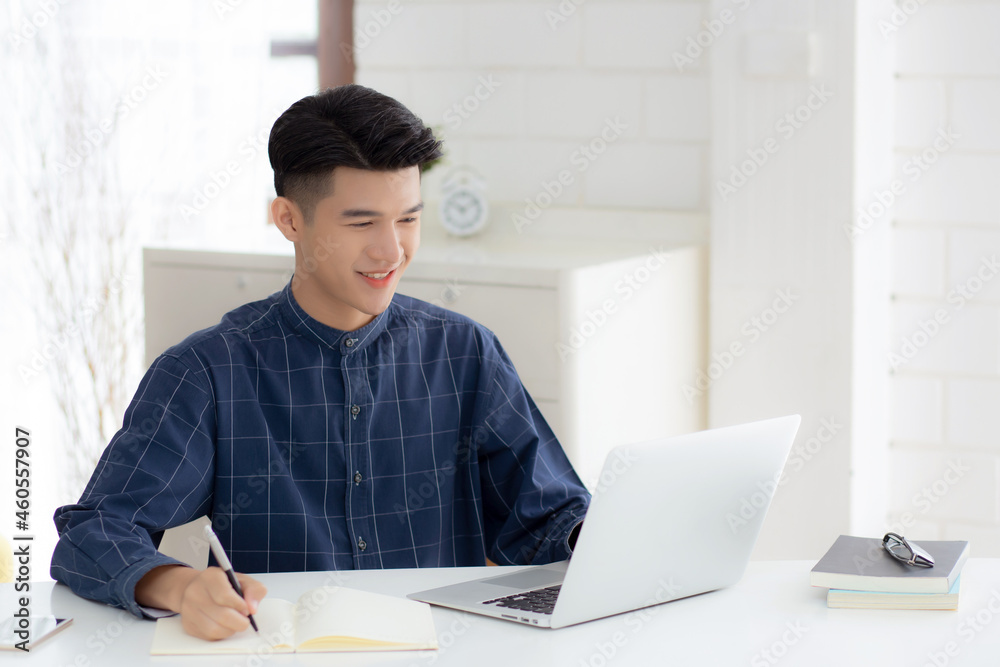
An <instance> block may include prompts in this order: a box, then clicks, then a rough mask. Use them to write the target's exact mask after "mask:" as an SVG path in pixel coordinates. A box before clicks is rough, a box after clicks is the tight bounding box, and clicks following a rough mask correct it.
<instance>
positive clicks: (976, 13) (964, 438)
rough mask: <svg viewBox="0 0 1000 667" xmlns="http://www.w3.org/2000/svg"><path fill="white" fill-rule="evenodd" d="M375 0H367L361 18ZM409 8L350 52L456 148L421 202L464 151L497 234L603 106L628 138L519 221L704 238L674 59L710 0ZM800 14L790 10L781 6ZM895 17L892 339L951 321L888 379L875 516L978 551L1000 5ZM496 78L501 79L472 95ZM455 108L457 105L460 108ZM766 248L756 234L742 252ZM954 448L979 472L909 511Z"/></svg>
mask: <svg viewBox="0 0 1000 667" xmlns="http://www.w3.org/2000/svg"><path fill="white" fill-rule="evenodd" d="M385 7H386V3H385V2H384V1H382V0H377V1H368V0H363V1H359V2H358V6H357V10H356V22H357V24H358V25H364V24H365V23H366V22H367V21H370V20H371V18H372V17H373V16H374V14H373V12H376V11H378V10H383V9H384V8H385ZM402 7H403V9H402V11H401V12H400V13H399V14H398V15H397V16H394V17H393V18H392V20H391V22H390V24H389V25H388V26H386V27H384V28H383V29H381V30H380V31H379V34H378V35H377V36H375V37H373V38H372V40H371V43H370V44H367V45H366V46H365V47H364V48H363V49H362V50H361V51H360V53H359V55H358V72H357V80H358V81H359V82H360V83H363V84H366V85H370V86H373V87H375V88H377V89H379V90H382V91H383V92H386V93H387V94H390V95H393V96H395V97H398V98H399V99H401V100H402V101H403V102H404V103H406V104H407V105H409V106H410V107H411V108H412V109H414V111H416V112H417V113H418V114H420V115H421V116H422V117H423V118H424V119H425V120H427V122H429V123H430V124H432V125H435V126H438V127H439V128H441V130H442V133H443V135H444V137H445V139H446V141H447V146H448V151H449V162H448V163H446V165H445V166H444V167H442V168H440V169H438V170H437V171H435V172H433V173H431V174H430V175H429V176H428V178H427V180H426V185H425V193H424V194H425V197H426V198H427V199H428V201H430V202H433V201H435V200H436V199H437V198H438V193H439V187H440V179H441V178H442V176H443V174H444V173H446V171H447V167H448V166H450V165H459V164H468V165H471V166H473V167H475V168H476V169H478V170H479V171H481V172H482V173H483V174H484V176H485V177H486V179H487V182H488V187H489V196H490V199H491V204H492V206H493V219H492V227H491V231H490V232H489V233H491V234H513V233H515V232H514V230H513V225H512V224H511V222H510V215H511V213H512V212H514V211H520V210H521V209H523V207H524V200H525V199H526V198H532V197H534V196H535V195H537V194H538V193H539V192H540V191H541V184H542V183H543V181H546V180H549V181H551V180H552V179H553V178H554V177H555V175H556V174H557V173H558V172H559V170H561V169H566V168H572V163H571V159H572V156H573V154H574V151H577V150H578V149H579V147H580V146H581V145H584V144H586V143H588V142H590V141H591V140H592V139H594V138H595V137H597V136H598V135H599V132H600V130H601V128H602V127H603V126H604V123H605V122H606V120H607V119H608V118H614V117H620V118H621V120H622V121H623V122H624V123H625V124H626V125H627V128H626V129H625V131H624V132H623V133H622V135H621V136H620V137H619V138H617V139H616V140H615V141H614V142H613V143H611V144H609V146H608V147H607V149H606V150H605V151H604V152H603V153H602V154H601V155H600V156H599V157H598V158H596V159H595V160H594V161H593V162H592V163H591V164H589V165H588V168H587V169H586V171H580V172H574V175H575V179H574V182H573V184H572V185H570V186H569V187H567V188H566V189H565V192H563V193H562V194H561V195H560V196H559V197H558V198H557V201H556V202H555V204H554V205H553V206H552V207H550V208H549V209H547V210H545V211H544V212H543V213H542V216H541V218H540V219H539V221H538V222H537V223H535V224H533V225H532V226H531V227H530V228H529V229H528V233H529V234H540V235H550V236H557V237H562V238H567V237H570V236H574V235H590V236H622V235H623V236H625V237H627V238H662V239H668V240H670V241H673V242H686V241H704V240H705V239H706V238H707V237H708V213H707V210H708V202H709V199H710V197H712V196H713V193H712V192H711V191H710V186H711V183H710V181H709V179H708V177H707V175H708V170H709V165H708V159H709V147H710V144H711V136H710V135H711V124H710V119H711V117H712V114H711V108H710V100H709V72H708V63H709V60H710V59H709V58H708V57H701V58H698V59H696V61H695V62H694V63H692V64H689V65H688V66H687V67H685V69H684V71H683V72H681V71H678V68H677V67H676V66H675V64H674V62H673V52H674V51H678V50H680V49H682V48H683V47H684V46H685V44H686V41H687V39H688V38H689V37H691V36H694V35H696V34H697V33H698V31H699V30H701V28H702V21H704V20H705V19H708V18H711V16H710V14H711V12H710V9H709V3H708V2H707V1H703V0H688V1H684V0H673V1H671V0H658V1H645V2H639V1H637V2H612V1H611V0H588V1H587V2H585V3H581V4H579V6H578V7H577V9H576V10H575V11H574V12H573V13H572V14H570V15H568V16H565V17H562V18H561V19H559V20H557V21H555V22H553V20H552V15H551V12H553V11H554V10H556V8H557V7H558V3H556V2H551V1H545V0H509V1H507V2H500V1H497V2H476V3H469V2H461V1H459V0H406V1H405V2H404V3H403V4H402ZM809 7H811V3H801V5H798V4H796V5H789V7H788V8H787V11H786V13H785V14H776V13H774V12H770V11H769V9H768V6H767V5H765V4H761V3H754V4H753V5H751V7H750V10H748V12H747V14H746V16H745V19H742V22H741V24H740V28H741V29H744V28H746V29H750V28H753V29H760V30H776V29H782V28H789V27H793V28H794V27H801V26H808V25H810V21H812V18H811V13H810V12H811V11H812V10H810V9H808V8H809ZM795 8H801V16H799V15H792V14H790V13H788V12H792V11H793V10H794V9H795ZM897 27H898V30H895V31H894V32H892V33H889V34H887V36H886V39H888V40H893V42H894V43H895V45H896V57H897V65H896V67H897V81H896V86H895V90H894V92H895V103H896V122H895V127H894V137H895V146H896V155H895V158H896V167H897V178H899V179H900V180H901V181H902V182H903V183H904V185H905V188H906V191H905V193H904V194H902V195H901V196H900V197H899V198H898V200H897V202H896V205H895V207H893V209H892V210H893V213H892V216H893V230H894V233H893V242H892V254H893V258H892V277H893V280H892V283H893V292H894V295H893V301H892V303H891V304H888V305H887V307H888V308H889V313H890V316H891V318H892V321H893V324H894V326H893V335H892V344H891V345H890V349H891V350H893V351H896V352H899V351H900V349H901V347H902V344H903V341H904V338H905V339H907V340H910V341H911V342H912V341H915V340H916V341H918V342H921V343H924V342H925V341H924V340H923V339H922V338H920V332H921V327H920V325H921V322H922V321H923V322H926V321H927V320H928V318H931V317H933V315H934V313H935V311H937V310H938V309H942V308H943V309H945V311H946V314H947V317H948V321H947V322H946V323H945V324H944V325H942V326H941V327H940V330H939V331H938V332H936V333H935V335H933V336H929V337H928V340H927V341H926V344H921V345H920V347H919V349H918V350H917V352H916V354H915V355H914V356H913V357H912V359H908V360H907V361H906V362H905V363H903V364H902V365H900V366H899V367H898V369H896V371H895V373H894V375H893V381H892V383H891V391H892V415H891V417H892V438H893V441H892V449H891V460H892V469H893V470H894V472H893V473H892V478H891V479H890V480H888V484H889V488H890V489H891V493H890V497H891V507H890V509H891V512H890V514H889V516H888V517H887V522H888V523H890V524H891V523H893V522H897V521H899V520H900V517H902V516H905V514H906V513H907V512H910V513H911V514H913V515H914V516H913V517H911V518H912V525H911V526H909V527H908V528H907V530H909V531H910V533H911V534H914V535H927V534H931V535H932V536H933V537H937V538H941V539H960V538H962V539H972V540H974V541H975V542H976V549H975V553H976V555H978V556H987V555H992V556H1000V521H998V516H997V514H998V510H1000V500H998V493H1000V491H998V472H997V470H998V467H1000V444H998V443H1000V417H996V416H995V415H996V414H1000V277H998V278H997V279H996V280H990V281H985V282H984V284H983V285H982V286H981V288H980V289H979V290H978V291H977V292H976V293H975V295H974V296H973V298H972V299H971V300H969V301H968V302H965V303H962V306H961V307H960V308H959V304H958V303H956V300H955V299H956V298H955V294H956V293H955V292H953V290H954V288H955V287H956V285H960V284H961V285H964V284H965V283H967V282H968V281H970V280H974V279H975V278H976V277H977V272H978V271H980V269H981V266H982V261H983V258H984V257H986V258H989V257H991V256H992V255H993V254H994V253H995V254H997V256H998V257H1000V41H998V40H997V39H996V35H997V34H1000V0H927V2H926V3H922V4H920V5H919V9H917V10H916V12H915V13H913V14H912V15H911V16H908V17H907V18H906V19H905V21H904V22H903V23H902V25H899V26H897ZM825 47H826V48H828V51H827V53H829V54H836V53H837V52H838V51H839V50H841V49H840V47H837V46H836V45H825ZM491 77H492V80H493V81H496V82H498V83H499V85H498V86H496V90H495V92H492V93H491V94H490V95H488V96H487V97H486V98H485V99H475V93H476V90H477V87H478V86H480V85H481V82H482V80H483V79H486V80H490V78H491ZM762 85H763V84H762ZM470 96H471V97H470ZM718 102H719V101H717V103H718ZM721 102H725V100H721ZM456 104H458V105H460V107H461V105H463V104H464V105H465V107H464V109H465V113H464V116H467V117H461V122H456V118H459V117H460V116H456V111H455V109H454V105H456ZM470 104H471V105H472V106H474V107H475V108H474V109H471V108H470ZM747 118H748V119H749V118H750V114H749V112H748V116H747ZM768 119H769V122H770V117H768ZM746 122H750V120H747V121H746ZM769 128H770V125H768V126H767V127H766V128H764V129H765V130H768V129H769ZM949 128H950V130H951V131H952V133H953V134H955V135H957V138H955V139H954V141H953V144H951V145H947V146H946V147H945V148H944V149H943V150H942V149H941V147H940V139H939V137H941V132H942V131H945V130H947V129H949ZM935 140H939V147H938V148H936V149H935V148H934V142H935ZM783 159H785V158H783ZM758 180H759V181H760V182H761V183H763V182H764V180H766V176H762V177H761V178H760V179H758ZM802 196H809V193H803V194H802ZM871 200H872V201H874V198H872V199H871ZM776 205H778V204H777V203H776ZM433 208H434V207H433V206H431V207H429V210H428V213H429V215H428V222H429V223H430V224H432V225H433V224H435V221H434V219H433V213H434V211H433ZM788 233H789V234H791V233H793V231H792V230H789V231H788ZM756 242H757V243H759V244H762V246H761V247H767V246H769V245H770V244H771V243H772V242H773V240H772V239H766V238H762V239H757V240H756ZM759 254H760V248H759V247H748V248H744V249H743V252H742V253H741V255H742V256H744V257H757V256H758V255H759ZM972 286H974V285H970V288H971V287H972ZM949 296H950V297H951V300H949ZM963 301H964V298H963ZM775 382H776V384H777V386H788V385H789V379H784V380H776V381H775ZM955 457H958V458H961V460H962V461H970V462H972V463H973V464H974V471H973V472H970V473H969V474H968V475H966V476H964V477H963V478H962V480H961V483H959V484H955V485H954V486H953V487H950V488H949V490H948V494H947V498H942V499H941V501H940V502H935V503H934V504H933V508H932V509H931V510H928V511H927V512H921V511H919V510H920V509H921V508H923V507H924V504H923V503H921V504H920V505H919V507H918V508H917V509H914V502H913V497H914V494H916V493H919V492H920V490H921V489H922V488H923V486H924V485H926V484H930V483H933V482H934V481H935V480H936V479H937V478H938V477H940V476H941V475H942V474H943V470H944V469H946V466H947V463H948V462H949V461H950V460H952V459H954V458H955Z"/></svg>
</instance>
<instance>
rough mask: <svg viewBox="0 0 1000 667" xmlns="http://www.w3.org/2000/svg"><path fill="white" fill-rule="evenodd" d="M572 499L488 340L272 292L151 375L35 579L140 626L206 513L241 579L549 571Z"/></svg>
mask: <svg viewBox="0 0 1000 667" xmlns="http://www.w3.org/2000/svg"><path fill="white" fill-rule="evenodd" d="M589 500H590V495H589V494H588V492H587V490H586V489H585V488H584V486H583V484H582V483H581V482H580V479H579V477H577V475H576V473H575V472H574V471H573V468H572V466H571V465H570V463H569V461H568V460H567V458H566V456H565V454H564V452H563V450H562V448H561V446H560V445H559V442H558V441H557V440H556V438H555V436H554V435H553V433H552V431H551V429H550V428H549V426H548V424H546V422H545V420H544V419H543V418H542V416H541V414H540V413H539V411H538V409H537V407H536V406H535V404H534V402H533V401H532V400H531V398H530V397H529V396H528V394H527V392H526V391H525V389H524V387H523V385H522V384H521V381H520V380H519V379H518V376H517V373H516V372H515V370H514V367H513V365H512V364H511V362H510V359H509V358H508V357H507V355H506V353H505V352H504V351H503V349H502V348H501V347H500V344H499V342H498V341H497V339H496V337H495V336H494V335H493V334H492V333H491V332H490V331H489V330H488V329H486V328H485V327H483V326H481V325H479V324H477V323H475V322H473V321H472V320H470V319H468V318H466V317H464V316H462V315H458V314H456V313H453V312H451V311H448V310H445V309H443V308H438V307H435V306H432V305H431V304H428V303H425V302H423V301H418V300H416V299H412V298H410V297H406V296H402V295H398V294H397V295H396V296H395V297H394V298H393V301H392V303H391V305H390V306H389V308H388V309H386V311H385V312H383V313H381V314H380V315H379V316H378V317H376V318H375V319H374V320H373V321H372V322H371V323H369V324H368V325H366V326H365V327H363V328H361V329H358V330H357V331H351V332H345V331H340V330H337V329H333V328H331V327H328V326H326V325H324V324H322V323H320V322H319V321H317V320H315V319H313V318H312V317H310V316H309V315H307V314H306V312H305V311H304V310H302V308H301V307H300V306H299V305H298V303H296V301H295V299H294V297H293V296H292V292H291V283H289V284H288V285H286V287H285V288H284V289H283V290H282V291H280V292H277V293H275V294H273V295H271V296H270V297H268V298H267V299H264V300H262V301H257V302H254V303H249V304H246V305H244V306H241V307H240V308H237V309H236V310H234V311H232V312H230V313H228V314H227V315H226V316H225V317H224V318H223V320H222V322H221V323H220V324H218V325H217V326H214V327H211V328H209V329H205V330H203V331H199V332H197V333H195V334H192V335H191V336H189V337H188V338H187V339H186V340H184V341H183V342H182V343H180V344H179V345H176V346H174V347H172V348H170V349H169V350H167V351H166V352H164V353H163V354H162V355H161V356H160V357H159V358H158V359H157V360H156V361H155V362H154V363H153V365H152V367H150V369H149V371H148V372H147V373H146V375H145V377H144V378H143V380H142V382H141V383H140V384H139V387H138V390H137V391H136V395H135V397H134V398H133V400H132V403H131V405H130V406H129V407H128V410H127V411H126V412H125V418H124V425H123V427H122V429H121V430H120V431H119V432H118V433H117V434H116V435H115V437H114V438H113V439H112V441H111V443H110V444H109V445H108V447H107V448H106V449H105V451H104V453H103V454H102V456H101V459H100V462H99V463H98V466H97V469H96V470H95V471H94V474H93V476H92V477H91V479H90V482H89V483H88V485H87V488H86V489H85V491H84V493H83V496H82V497H81V498H80V501H79V502H78V503H77V504H75V505H67V506H64V507H61V508H59V509H58V510H56V514H55V522H56V527H57V529H58V531H59V535H60V538H59V542H58V544H57V546H56V549H55V552H54V554H53V557H52V566H51V574H52V576H53V578H55V579H56V580H58V581H61V582H63V583H65V584H67V585H68V586H69V587H70V588H71V589H72V590H73V591H75V592H76V593H77V594H79V595H81V596H83V597H87V598H91V599H95V600H101V601H104V602H107V603H109V604H112V605H115V606H119V607H123V608H126V609H128V610H130V611H131V612H132V613H133V614H136V615H143V610H142V609H141V608H140V607H139V606H138V605H137V604H136V602H135V594H134V590H135V584H136V582H137V581H138V580H139V579H141V578H142V576H143V575H144V574H146V572H148V571H149V570H150V569H152V568H154V567H157V566H159V565H165V564H169V563H175V562H177V561H174V560H172V559H170V558H168V557H166V556H164V555H163V554H160V553H159V552H158V551H157V550H156V544H158V541H159V538H160V536H161V535H162V531H163V530H165V529H167V528H170V527H173V526H178V525H181V524H184V523H186V522H188V521H191V520H193V519H195V518H197V517H199V516H202V515H206V514H207V515H208V516H209V517H211V520H212V524H213V527H214V528H215V531H216V533H218V535H219V539H220V540H221V542H222V544H223V546H224V547H225V549H226V551H227V552H228V554H229V556H230V559H231V560H232V562H233V567H234V568H235V569H236V570H237V571H241V572H248V573H253V572H287V571H304V570H343V569H355V568H397V567H439V566H456V565H484V564H485V563H486V558H487V557H489V558H490V559H491V560H493V561H495V562H497V563H500V564H528V563H547V562H553V561H557V560H563V559H565V558H567V557H568V556H569V554H570V547H569V544H568V537H569V535H570V533H571V531H572V530H573V528H574V527H575V526H576V525H577V524H579V523H580V522H581V521H582V519H583V517H584V515H585V513H586V510H587V506H588V503H589Z"/></svg>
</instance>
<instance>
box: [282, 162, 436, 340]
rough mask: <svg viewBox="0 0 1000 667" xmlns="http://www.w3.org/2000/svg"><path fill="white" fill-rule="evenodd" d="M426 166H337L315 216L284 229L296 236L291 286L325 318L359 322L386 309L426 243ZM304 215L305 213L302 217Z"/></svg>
mask: <svg viewBox="0 0 1000 667" xmlns="http://www.w3.org/2000/svg"><path fill="white" fill-rule="evenodd" d="M422 208H423V202H422V201H421V199H420V170H419V168H418V167H408V168H406V169H400V170H398V171H367V170H363V169H353V168H350V167H337V168H336V169H334V173H333V194H332V195H330V196H329V197H326V198H325V199H322V200H320V201H319V202H318V203H317V204H316V209H315V212H314V214H313V220H312V223H311V224H309V225H304V224H298V225H295V229H292V230H291V234H292V235H290V232H289V231H288V230H285V229H284V226H282V229H283V231H284V232H285V236H286V237H288V238H289V239H290V240H292V241H294V242H295V256H296V259H295V264H296V268H295V279H294V280H293V282H292V293H293V294H294V296H295V299H296V300H297V301H298V302H299V305H301V306H302V308H303V309H304V310H305V311H306V312H307V313H309V315H311V316H312V317H314V318H316V319H317V320H319V321H320V322H323V323H324V324H327V325H329V326H332V327H334V328H337V329H343V330H345V331H353V330H354V329H358V328H360V327H362V326H364V325H366V324H368V323H369V322H371V321H372V319H374V317H375V316H376V315H378V314H379V313H381V312H382V311H384V310H385V309H386V308H387V307H388V306H389V302H390V301H392V296H393V294H395V292H396V286H397V284H398V283H399V278H400V277H401V276H402V275H403V271H405V270H406V267H407V266H409V264H410V260H412V259H413V255H414V254H415V253H416V251H417V248H418V247H419V246H420V210H421V209H422ZM300 220H301V219H300Z"/></svg>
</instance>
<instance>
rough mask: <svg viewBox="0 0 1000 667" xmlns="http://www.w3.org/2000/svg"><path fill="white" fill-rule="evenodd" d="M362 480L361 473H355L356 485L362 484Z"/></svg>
mask: <svg viewBox="0 0 1000 667" xmlns="http://www.w3.org/2000/svg"><path fill="white" fill-rule="evenodd" d="M361 479H362V478H361V473H360V472H356V473H354V483H355V484H360V483H361Z"/></svg>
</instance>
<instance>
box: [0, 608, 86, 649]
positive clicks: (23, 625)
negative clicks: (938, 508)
mask: <svg viewBox="0 0 1000 667" xmlns="http://www.w3.org/2000/svg"><path fill="white" fill-rule="evenodd" d="M72 622H73V619H72V618H56V617H55V616H28V617H27V618H24V617H21V618H17V617H16V616H12V617H10V618H7V619H6V620H4V621H3V623H0V651H23V650H25V649H28V650H31V649H33V648H35V647H36V646H38V644H40V643H41V642H42V641H44V640H46V639H48V638H49V637H51V636H52V635H54V634H56V633H57V632H59V631H60V630H62V629H63V628H65V627H66V626H68V625H69V624H70V623H72Z"/></svg>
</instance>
